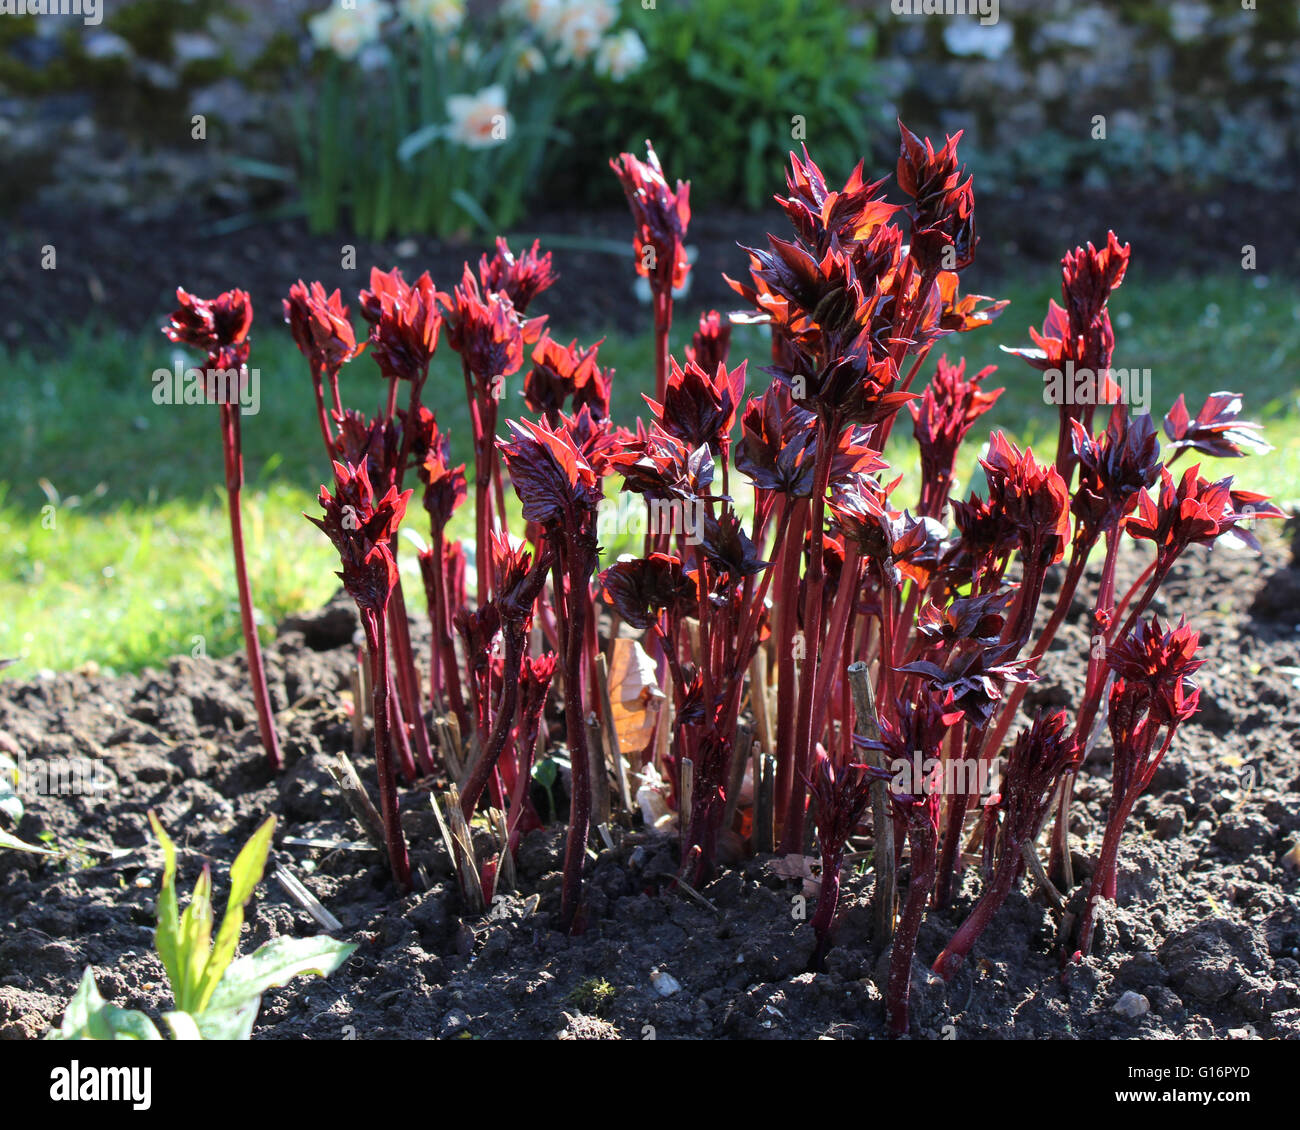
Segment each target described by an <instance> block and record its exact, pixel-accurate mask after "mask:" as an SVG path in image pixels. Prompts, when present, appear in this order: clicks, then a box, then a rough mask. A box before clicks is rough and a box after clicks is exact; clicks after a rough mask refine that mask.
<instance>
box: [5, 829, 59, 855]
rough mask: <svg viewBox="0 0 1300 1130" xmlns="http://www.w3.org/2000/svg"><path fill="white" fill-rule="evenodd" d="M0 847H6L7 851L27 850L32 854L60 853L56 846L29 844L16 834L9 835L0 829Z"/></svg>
mask: <svg viewBox="0 0 1300 1130" xmlns="http://www.w3.org/2000/svg"><path fill="white" fill-rule="evenodd" d="M0 848H7V849H8V850H9V851H27V852H31V853H32V854H33V855H59V854H60V852H59V851H58V849H57V848H46V847H37V846H36V845H35V844H29V843H28V842H27V841H26V840H20V839H19V838H18V837H17V836H11V835H10V834H9V833H8V832H4V831H0Z"/></svg>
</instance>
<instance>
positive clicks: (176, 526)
mask: <svg viewBox="0 0 1300 1130" xmlns="http://www.w3.org/2000/svg"><path fill="white" fill-rule="evenodd" d="M968 286H971V287H973V288H974V289H978V290H986V291H988V292H990V293H994V294H996V295H998V296H999V297H1009V298H1011V299H1012V305H1011V307H1010V308H1009V309H1008V310H1007V311H1006V312H1005V313H1004V314H1003V316H1002V318H1001V319H1000V320H999V321H998V322H997V323H996V324H995V325H994V326H993V327H992V328H991V329H988V330H984V331H982V332H976V333H972V334H967V335H964V336H962V337H956V338H950V339H948V341H947V342H946V343H945V344H946V345H947V347H948V353H949V356H950V357H952V356H955V355H957V354H961V353H964V354H965V356H966V357H967V361H968V366H974V368H976V369H978V368H980V367H982V366H983V365H986V364H998V365H999V373H998V374H997V377H996V378H995V379H994V380H993V381H991V382H990V384H991V385H992V387H997V386H999V385H1005V386H1006V388H1007V392H1006V393H1005V394H1004V395H1003V397H1002V399H1001V401H1000V402H999V403H998V404H997V405H996V406H995V408H994V409H993V411H992V412H991V413H990V414H989V415H988V416H986V417H985V420H986V421H988V425H989V427H1001V428H1004V429H1005V430H1006V431H1007V432H1008V433H1010V434H1011V435H1013V436H1014V437H1016V438H1017V439H1018V440H1019V441H1020V442H1022V443H1023V442H1026V441H1028V442H1031V443H1039V442H1041V443H1043V444H1045V445H1046V446H1047V447H1048V448H1049V449H1050V446H1051V444H1052V443H1053V442H1054V441H1055V434H1056V413H1055V410H1054V409H1052V408H1049V407H1048V406H1047V405H1045V404H1044V403H1043V399H1042V386H1041V382H1040V380H1039V377H1038V374H1037V373H1036V372H1035V371H1033V370H1031V369H1030V368H1029V367H1028V366H1026V365H1025V364H1024V363H1023V362H1021V361H1019V360H1017V359H1016V358H1014V357H1007V356H1006V355H1004V354H1002V353H1001V352H1000V351H999V348H998V347H999V345H1003V344H1006V345H1021V344H1029V336H1028V334H1027V332H1026V329H1025V328H1026V327H1027V326H1028V325H1030V324H1031V323H1032V324H1034V325H1038V324H1039V323H1040V322H1041V320H1042V316H1043V313H1044V312H1045V310H1046V304H1047V300H1048V298H1049V297H1053V296H1057V297H1059V296H1058V295H1057V285H1056V282H1055V280H1054V279H1053V277H1052V274H1051V272H1048V273H1046V274H1045V276H1044V278H1043V279H1042V280H1041V282H1039V281H1036V282H1035V283H1034V285H1025V284H1023V283H1013V284H1010V285H1007V286H995V285H993V284H989V283H987V282H983V283H981V282H980V281H979V280H978V279H977V278H974V277H972V279H971V280H970V282H969V283H968ZM1111 307H1112V316H1113V318H1114V319H1115V326H1116V336H1117V339H1118V348H1117V350H1116V357H1115V365H1116V367H1129V368H1143V369H1149V370H1150V372H1151V382H1150V388H1151V410H1152V412H1153V414H1155V415H1156V416H1157V417H1160V416H1163V414H1164V412H1165V411H1167V409H1168V407H1169V405H1170V404H1172V403H1173V401H1174V400H1175V399H1176V398H1177V396H1178V394H1179V393H1183V394H1184V395H1185V396H1186V398H1187V402H1188V407H1189V409H1190V410H1191V411H1192V412H1195V411H1196V409H1197V408H1199V406H1200V403H1201V400H1202V399H1203V397H1204V396H1205V395H1206V394H1207V393H1209V392H1212V391H1215V390H1219V389H1230V390H1232V391H1236V392H1241V393H1244V394H1245V396H1246V400H1247V415H1248V416H1249V417H1250V418H1252V419H1256V420H1261V421H1263V422H1264V423H1265V424H1266V434H1267V437H1268V439H1269V441H1270V442H1271V443H1272V444H1274V445H1275V447H1276V450H1275V451H1273V452H1270V453H1269V454H1268V455H1266V456H1263V457H1259V458H1254V459H1250V460H1244V461H1223V462H1225V463H1230V464H1231V466H1227V467H1224V466H1219V465H1218V461H1212V462H1214V463H1215V465H1214V466H1210V467H1207V469H1206V473H1207V474H1211V475H1214V476H1218V475H1222V474H1228V473H1236V474H1237V475H1238V481H1239V482H1240V483H1241V484H1242V485H1243V486H1247V487H1250V488H1253V489H1257V490H1262V491H1266V492H1268V493H1270V494H1272V495H1273V496H1274V497H1275V498H1277V499H1279V500H1282V501H1292V500H1295V499H1298V498H1300V388H1298V387H1297V381H1296V380H1295V376H1294V364H1295V361H1296V359H1297V357H1300V285H1297V284H1296V283H1294V282H1291V281H1289V280H1287V281H1284V280H1280V279H1274V280H1272V281H1271V282H1267V283H1265V280H1262V279H1258V278H1257V277H1256V276H1253V275H1252V274H1250V273H1248V272H1243V273H1240V274H1235V275H1232V276H1227V277H1223V278H1217V279H1197V280H1187V279H1164V280H1162V279H1156V278H1151V277H1147V278H1143V277H1141V276H1140V275H1132V274H1131V275H1130V277H1129V279H1128V281H1127V282H1126V283H1125V285H1124V286H1123V288H1122V289H1121V290H1120V291H1119V292H1118V293H1117V295H1116V296H1115V299H1114V300H1113V301H1112V303H1111ZM260 317H261V321H260V323H259V324H258V325H256V326H255V332H254V348H253V360H252V364H253V365H254V366H255V367H256V368H257V369H258V370H259V371H260V379H261V388H260V391H261V406H260V412H259V413H258V414H256V415H253V416H248V417H245V420H244V429H243V431H244V456H245V473H246V478H247V480H248V486H247V489H246V492H245V499H244V501H245V523H246V537H247V542H248V552H249V570H250V572H251V575H252V583H253V589H254V594H255V598H256V601H257V604H258V608H259V611H260V615H261V617H262V619H263V622H264V624H266V625H270V624H273V623H274V622H275V621H276V620H277V619H278V618H279V617H281V616H282V615H284V614H285V613H287V612H290V611H294V610H297V609H301V608H306V607H310V606H312V605H314V604H317V603H319V602H321V601H323V600H325V599H327V598H328V597H329V596H330V594H331V593H332V592H333V591H334V589H335V587H336V585H337V582H336V581H335V578H334V576H333V572H332V571H333V569H335V568H337V559H336V558H335V557H334V554H333V551H332V550H331V549H330V547H329V545H328V543H327V542H326V541H325V539H324V536H323V535H322V534H320V532H319V531H317V530H316V529H315V528H314V527H313V526H311V525H309V524H308V523H307V522H306V521H305V520H304V519H303V517H302V512H303V511H304V510H313V511H314V509H315V505H316V504H315V494H316V490H317V488H318V486H319V484H320V483H321V482H322V481H323V480H324V479H325V478H326V477H327V473H328V468H327V467H326V464H325V458H324V453H323V452H322V450H321V442H320V435H319V431H318V428H317V425H316V423H315V419H314V409H313V404H312V395H311V386H310V381H309V379H308V376H307V372H306V366H305V363H304V362H303V361H302V359H301V358H300V357H299V356H298V354H297V352H296V351H295V350H294V348H293V345H292V342H291V341H290V339H289V336H288V333H287V331H286V330H285V329H284V327H283V326H281V325H279V324H278V320H276V321H270V320H269V319H268V312H267V311H262V312H261V315H260ZM646 319H647V323H648V321H649V312H648V310H647V314H646ZM690 324H691V323H690V321H688V320H687V318H686V316H685V315H684V314H683V315H681V316H679V318H678V320H677V325H678V327H679V329H678V333H677V335H676V337H675V340H674V346H675V352H678V353H680V347H681V344H682V339H683V335H684V334H685V333H686V332H687V330H686V327H688V326H689V325H690ZM555 329H556V336H557V337H559V338H561V339H562V340H565V341H567V340H568V339H569V337H570V336H573V335H572V334H566V332H565V330H566V327H564V326H563V325H557V326H556V327H555ZM583 340H584V343H585V341H586V339H585V338H584V339H583ZM174 353H175V351H174V348H173V347H172V346H171V345H170V344H169V343H168V342H166V341H165V340H164V339H163V338H162V336H161V335H160V334H158V333H157V332H156V330H155V331H150V332H144V331H142V332H140V333H138V334H135V335H130V336H127V335H120V336H118V335H105V334H95V333H90V332H72V333H71V334H70V336H69V340H68V344H67V348H66V350H65V351H64V352H63V353H62V355H60V356H58V357H56V358H53V359H50V358H45V357H41V358H37V357H34V356H32V355H30V354H27V353H16V354H15V353H5V352H3V351H0V366H2V367H3V369H4V371H5V373H6V376H5V379H4V394H3V396H0V428H2V429H3V431H4V434H6V435H7V436H8V437H9V440H8V442H7V443H6V445H5V456H4V462H2V463H0V658H9V659H16V660H18V662H16V663H15V664H13V665H12V666H10V667H9V668H8V669H7V670H6V672H5V675H6V676H7V677H11V678H23V677H30V676H31V675H32V674H33V673H34V672H36V671H38V670H40V669H42V668H54V669H63V668H70V667H76V666H79V665H81V664H83V663H86V662H88V661H92V660H93V661H95V662H97V663H99V664H100V665H101V667H111V668H115V669H118V670H129V669H133V668H138V667H140V666H143V665H145V664H150V663H158V662H160V661H162V660H163V659H165V658H166V657H167V656H169V655H173V654H178V653H187V654H188V653H191V652H194V651H197V650H198V649H199V648H200V647H201V648H203V649H204V650H206V651H207V652H208V653H209V654H223V653H226V652H229V651H231V650H233V649H235V648H237V647H238V646H239V645H240V633H239V609H238V605H237V602H236V599H235V583H234V574H233V568H232V565H231V559H230V531H229V527H228V524H227V518H226V511H225V499H224V493H223V491H222V490H221V489H220V484H221V482H222V478H223V475H222V469H221V446H220V438H219V432H218V425H217V415H216V411H215V409H212V408H209V407H203V406H193V407H185V406H157V405H155V404H154V403H153V401H152V390H153V381H152V379H151V377H152V374H153V372H154V371H155V370H156V369H158V368H160V367H164V368H165V367H170V366H171V365H172V363H173V359H174ZM766 355H767V347H766V343H765V342H764V340H763V339H762V338H761V337H760V336H759V334H758V332H757V331H756V330H752V329H749V330H738V331H737V337H736V340H735V344H734V346H733V360H735V359H737V358H739V357H744V356H749V357H752V358H754V359H755V360H754V361H753V362H752V363H751V366H752V367H754V368H755V371H754V373H753V374H752V376H751V380H750V387H751V389H761V388H762V387H764V386H765V384H766V377H765V376H764V375H763V374H762V373H760V372H758V371H757V367H759V366H762V365H763V364H765V363H766ZM601 356H602V359H603V360H604V361H605V363H606V364H611V365H613V366H615V367H616V368H617V370H618V371H619V377H618V378H617V379H616V381H615V386H616V390H617V391H616V394H615V415H616V418H617V419H619V420H620V421H622V422H625V423H630V422H631V420H632V419H633V417H634V416H635V415H637V414H638V412H639V411H643V410H644V405H643V404H642V402H641V400H640V396H639V393H640V392H641V390H643V389H645V388H649V387H650V386H651V385H652V384H653V374H652V368H651V364H650V356H651V352H650V339H649V335H648V333H647V334H646V335H644V336H642V337H617V338H611V339H610V340H608V341H607V342H606V344H605V346H604V347H602V350H601ZM192 361H193V359H192V358H191V357H186V358H185V361H184V363H185V364H189V363H192ZM350 368H351V369H352V370H353V372H352V373H351V374H349V375H348V377H347V380H346V381H345V387H344V394H345V400H346V401H347V402H348V403H349V404H351V405H353V406H357V407H366V408H368V409H370V410H372V411H373V406H374V404H375V403H376V401H377V399H378V396H379V392H380V389H381V383H380V381H379V378H378V370H377V369H376V368H375V366H374V363H373V362H372V361H371V360H369V359H368V358H362V359H361V360H360V361H359V362H358V363H356V364H355V365H353V366H351V367H350ZM931 369H932V367H931ZM521 384H522V377H521V376H518V377H516V378H514V379H513V382H512V389H511V394H510V398H509V399H508V400H507V401H506V405H505V407H504V409H503V419H504V418H506V417H509V416H514V415H517V414H519V413H521V412H522V411H523V410H524V409H523V402H522V397H521V396H520V395H519V388H520V386H521ZM425 401H426V403H427V404H429V406H430V407H432V408H434V409H436V411H437V413H438V418H439V422H440V424H441V425H442V427H443V428H444V429H450V431H451V434H452V438H453V445H454V446H455V447H456V448H457V458H458V459H463V460H465V461H467V462H470V463H472V460H470V459H469V458H468V443H469V437H470V432H469V425H468V413H467V411H466V407H465V403H464V390H463V384H462V382H461V377H460V369H459V364H458V363H457V359H456V357H455V355H454V354H452V353H451V352H450V350H448V349H446V347H445V345H444V347H443V349H442V351H441V353H440V356H439V358H438V362H437V364H436V365H435V374H434V376H433V377H432V378H431V380H430V383H429V385H428V386H427V388H426V395H425ZM896 432H897V435H896V438H894V439H891V443H890V447H889V449H888V451H887V452H886V455H887V457H889V458H891V460H892V461H893V462H894V463H895V466H896V467H897V469H898V470H899V471H901V472H904V473H905V475H906V477H905V479H904V482H903V484H902V486H900V487H899V490H898V492H897V493H896V494H895V495H894V496H893V497H894V501H895V503H896V505H898V506H900V507H901V506H907V505H910V504H911V501H912V500H913V499H914V498H915V494H916V483H915V478H916V471H915V468H914V466H913V463H914V460H915V447H914V445H913V444H912V443H911V429H910V427H909V426H907V425H906V423H905V422H904V423H903V424H901V425H900V427H899V428H898V429H896ZM976 435H977V437H979V438H980V439H981V440H982V438H983V437H982V436H979V431H978V429H977V431H976ZM976 455H977V446H976V445H974V444H972V445H971V446H970V448H969V450H968V451H966V452H965V453H964V454H963V462H962V467H961V469H962V470H963V471H964V473H965V475H966V482H967V483H969V481H970V477H971V471H972V468H973V466H974V460H975V457H976ZM1186 462H1187V463H1190V460H1186ZM464 513H467V511H462V514H464ZM412 519H413V520H412V521H408V523H407V525H408V526H409V527H412V528H413V529H415V530H417V531H419V530H422V529H427V526H426V525H425V523H424V521H423V511H422V510H420V509H419V508H418V505H417V506H416V507H415V508H414V510H413V513H412ZM467 526H468V523H466V527H467ZM624 548H628V547H621V546H618V545H611V546H608V547H607V549H608V550H609V551H610V552H611V553H616V552H618V551H620V550H621V549H624ZM406 564H407V567H408V568H410V569H411V570H412V572H413V573H414V561H413V555H408V556H407V561H406ZM408 591H411V592H413V593H414V594H418V593H419V592H420V588H419V585H418V582H417V583H415V584H414V586H413V587H411V588H409V590H408ZM418 599H419V598H418V595H417V604H418Z"/></svg>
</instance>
